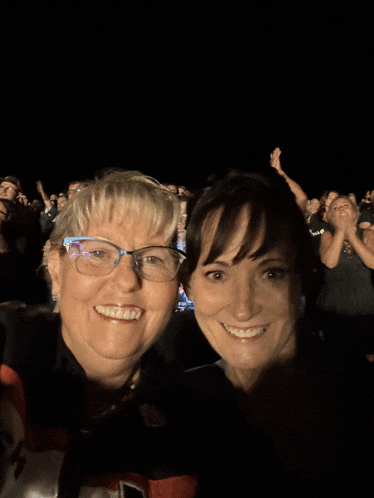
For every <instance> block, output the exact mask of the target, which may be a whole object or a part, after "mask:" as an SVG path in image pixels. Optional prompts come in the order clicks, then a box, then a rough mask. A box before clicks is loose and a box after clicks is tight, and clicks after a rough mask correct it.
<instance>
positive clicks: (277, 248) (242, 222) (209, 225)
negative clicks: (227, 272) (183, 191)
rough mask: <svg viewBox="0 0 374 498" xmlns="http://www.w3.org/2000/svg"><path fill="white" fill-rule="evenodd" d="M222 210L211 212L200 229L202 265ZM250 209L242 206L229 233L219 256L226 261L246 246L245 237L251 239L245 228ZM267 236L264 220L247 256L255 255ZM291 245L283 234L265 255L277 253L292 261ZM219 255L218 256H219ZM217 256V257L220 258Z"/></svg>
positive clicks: (213, 237) (248, 220)
mask: <svg viewBox="0 0 374 498" xmlns="http://www.w3.org/2000/svg"><path fill="white" fill-rule="evenodd" d="M222 211H223V209H219V210H217V211H215V212H213V213H212V214H211V215H210V216H208V217H207V219H206V220H205V222H204V224H203V227H202V248H201V254H200V262H203V263H204V260H205V259H206V258H207V256H208V255H209V252H210V249H211V247H212V244H213V241H214V239H215V235H216V232H217V228H218V224H219V221H220V218H221V215H222ZM250 216H251V209H250V206H249V205H247V206H244V207H243V208H242V210H241V211H240V213H238V216H237V218H236V220H235V224H234V228H233V231H232V233H231V236H230V238H229V240H228V244H227V246H226V248H225V250H224V251H222V253H221V255H222V256H224V257H225V258H227V259H231V260H232V259H234V258H235V257H236V256H237V254H238V253H239V251H240V249H241V248H242V246H244V245H245V244H246V241H247V237H248V236H249V237H251V234H250V233H249V235H247V234H248V231H247V227H248V224H249V222H250ZM266 236H267V230H266V224H265V221H264V219H263V220H262V222H261V223H260V226H259V229H258V232H257V234H254V236H253V240H252V241H251V244H250V245H251V249H250V251H249V253H248V254H247V256H250V255H251V254H253V253H255V252H256V251H257V250H258V249H259V248H260V247H261V246H262V245H263V243H264V240H265V239H266ZM290 246H291V244H290V243H287V235H286V234H284V237H282V239H278V241H277V242H276V243H275V244H274V245H273V247H272V248H271V250H269V251H268V252H267V253H266V255H264V256H266V257H267V256H268V255H270V254H274V253H277V254H278V255H279V254H280V253H281V254H282V255H283V256H284V257H286V258H287V259H290V260H291V259H294V251H292V250H291V249H290ZM221 255H220V256H221ZM220 256H219V257H220Z"/></svg>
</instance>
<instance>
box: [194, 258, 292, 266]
mask: <svg viewBox="0 0 374 498" xmlns="http://www.w3.org/2000/svg"><path fill="white" fill-rule="evenodd" d="M244 259H253V258H252V256H251V255H249V256H246V257H245V258H244ZM269 263H286V264H288V263H289V261H288V260H287V259H286V258H285V257H280V258H267V259H264V260H262V261H261V260H260V264H259V266H265V265H267V264H269ZM208 265H219V266H222V267H224V268H229V267H231V266H233V264H232V262H230V263H228V262H227V261H221V260H219V259H216V260H215V261H212V262H211V263H209V264H204V265H203V266H208Z"/></svg>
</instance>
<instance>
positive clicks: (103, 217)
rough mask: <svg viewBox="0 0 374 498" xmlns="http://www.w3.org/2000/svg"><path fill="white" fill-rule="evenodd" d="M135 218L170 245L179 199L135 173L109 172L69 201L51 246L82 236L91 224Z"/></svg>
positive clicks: (120, 221) (60, 218) (150, 180)
mask: <svg viewBox="0 0 374 498" xmlns="http://www.w3.org/2000/svg"><path fill="white" fill-rule="evenodd" d="M134 217H137V218H139V220H141V221H142V223H143V224H145V225H146V226H147V227H148V229H149V233H150V235H151V236H153V235H155V234H158V233H163V234H164V235H165V239H166V241H167V243H168V244H170V243H171V242H172V240H173V237H174V236H175V233H176V229H177V224H178V219H179V202H178V199H177V198H176V196H175V195H173V194H171V193H170V192H167V191H166V190H164V189H163V188H162V187H161V185H160V184H159V183H158V182H157V181H156V180H153V178H150V177H147V176H145V175H143V174H142V173H139V172H138V171H125V172H124V171H111V172H109V173H107V174H106V175H105V176H104V177H103V178H101V179H99V180H95V181H93V182H90V183H89V184H88V186H87V187H85V188H84V189H83V190H82V191H81V192H79V193H77V194H76V195H75V196H74V197H73V198H72V199H71V200H69V201H68V203H67V205H66V206H65V208H64V209H63V211H62V212H61V214H60V216H59V219H58V221H57V224H56V228H55V230H54V233H53V242H55V243H60V244H61V242H62V240H63V239H64V238H65V237H67V236H80V235H82V236H83V235H84V234H85V232H86V231H87V228H88V226H89V225H90V224H93V223H95V224H96V223H99V224H101V223H103V224H106V223H110V222H112V221H117V220H118V222H119V223H123V222H124V221H125V220H126V219H127V218H134Z"/></svg>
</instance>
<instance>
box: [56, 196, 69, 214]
mask: <svg viewBox="0 0 374 498" xmlns="http://www.w3.org/2000/svg"><path fill="white" fill-rule="evenodd" d="M66 201H67V197H66V194H64V192H60V193H59V194H58V198H57V209H58V210H59V211H61V209H62V208H63V207H64V206H65V204H66Z"/></svg>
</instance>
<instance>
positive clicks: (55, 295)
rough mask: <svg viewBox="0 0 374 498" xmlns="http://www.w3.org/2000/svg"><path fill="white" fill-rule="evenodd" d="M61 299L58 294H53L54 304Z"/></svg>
mask: <svg viewBox="0 0 374 498" xmlns="http://www.w3.org/2000/svg"><path fill="white" fill-rule="evenodd" d="M59 297H60V296H59V295H58V294H52V301H53V302H54V303H56V302H57V301H58V298H59Z"/></svg>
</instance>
